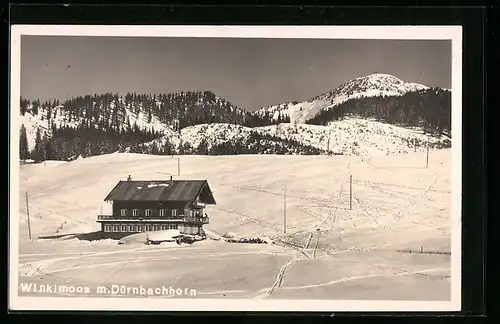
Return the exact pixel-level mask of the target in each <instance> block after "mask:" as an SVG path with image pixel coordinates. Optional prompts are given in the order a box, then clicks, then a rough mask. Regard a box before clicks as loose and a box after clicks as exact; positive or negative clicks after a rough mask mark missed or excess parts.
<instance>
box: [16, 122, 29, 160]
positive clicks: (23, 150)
mask: <svg viewBox="0 0 500 324" xmlns="http://www.w3.org/2000/svg"><path fill="white" fill-rule="evenodd" d="M19 158H20V159H21V160H23V161H24V160H27V159H29V158H30V153H29V148H28V136H27V135H26V127H24V124H23V125H21V129H20V131H19Z"/></svg>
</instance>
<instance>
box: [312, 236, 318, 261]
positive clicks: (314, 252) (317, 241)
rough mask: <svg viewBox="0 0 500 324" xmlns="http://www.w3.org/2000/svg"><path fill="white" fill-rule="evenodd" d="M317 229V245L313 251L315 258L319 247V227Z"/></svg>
mask: <svg viewBox="0 0 500 324" xmlns="http://www.w3.org/2000/svg"><path fill="white" fill-rule="evenodd" d="M316 231H317V232H318V236H317V238H316V246H315V247H314V251H313V259H316V250H317V249H318V245H319V228H318V229H316Z"/></svg>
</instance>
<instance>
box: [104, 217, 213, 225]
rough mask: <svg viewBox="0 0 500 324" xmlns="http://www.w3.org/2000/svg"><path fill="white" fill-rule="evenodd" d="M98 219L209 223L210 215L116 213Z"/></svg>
mask: <svg viewBox="0 0 500 324" xmlns="http://www.w3.org/2000/svg"><path fill="white" fill-rule="evenodd" d="M97 221H100V222H102V221H104V222H106V221H130V222H153V221H154V222H165V223H170V222H175V223H178V222H184V223H198V224H208V223H209V220H208V217H200V216H195V217H188V216H183V215H180V216H178V217H164V216H114V215H97Z"/></svg>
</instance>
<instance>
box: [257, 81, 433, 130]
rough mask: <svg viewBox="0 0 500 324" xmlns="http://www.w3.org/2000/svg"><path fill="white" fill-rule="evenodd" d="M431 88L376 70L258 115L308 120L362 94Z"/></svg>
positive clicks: (295, 120) (260, 112) (381, 94)
mask: <svg viewBox="0 0 500 324" xmlns="http://www.w3.org/2000/svg"><path fill="white" fill-rule="evenodd" d="M426 89H429V87H427V86H425V85H422V84H418V83H410V82H406V81H403V80H401V79H399V78H397V77H395V76H393V75H389V74H383V73H374V74H370V75H368V76H364V77H359V78H355V79H352V80H350V81H347V82H345V83H343V84H341V85H339V86H338V87H336V88H335V89H333V90H332V91H329V92H326V93H323V94H321V95H319V96H316V97H314V98H311V99H309V100H307V101H304V102H296V101H293V102H285V103H281V104H278V105H274V106H268V107H264V108H261V109H259V110H257V111H255V112H254V113H253V114H254V115H256V116H263V115H269V114H270V115H272V116H271V118H272V119H274V120H277V119H278V117H279V116H281V117H283V116H286V117H289V118H290V122H291V123H305V122H307V121H308V120H309V119H311V118H313V117H315V116H316V115H317V114H318V113H320V112H321V111H325V110H329V109H331V108H333V107H335V106H337V105H339V104H341V103H343V102H345V101H347V100H350V99H356V98H361V97H376V96H401V95H404V94H406V93H408V92H412V91H420V90H426Z"/></svg>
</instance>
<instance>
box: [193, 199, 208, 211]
mask: <svg viewBox="0 0 500 324" xmlns="http://www.w3.org/2000/svg"><path fill="white" fill-rule="evenodd" d="M206 207H207V206H206V205H205V204H204V203H202V202H199V201H197V202H194V203H193V208H197V209H198V208H206Z"/></svg>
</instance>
